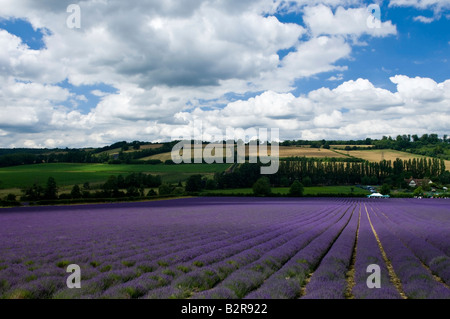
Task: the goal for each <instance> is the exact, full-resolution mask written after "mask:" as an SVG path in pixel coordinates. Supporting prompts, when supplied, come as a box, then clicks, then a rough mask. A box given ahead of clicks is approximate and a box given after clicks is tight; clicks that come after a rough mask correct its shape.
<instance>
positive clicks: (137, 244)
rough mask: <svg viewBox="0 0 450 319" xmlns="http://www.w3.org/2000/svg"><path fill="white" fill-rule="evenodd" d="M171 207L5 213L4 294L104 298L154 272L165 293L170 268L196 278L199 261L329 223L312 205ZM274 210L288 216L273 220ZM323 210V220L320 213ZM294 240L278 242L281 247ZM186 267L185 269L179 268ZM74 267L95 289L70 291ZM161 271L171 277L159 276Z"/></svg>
mask: <svg viewBox="0 0 450 319" xmlns="http://www.w3.org/2000/svg"><path fill="white" fill-rule="evenodd" d="M164 204H165V205H161V204H160V203H159V204H153V206H152V205H147V206H146V205H143V204H134V205H128V206H126V205H117V206H108V205H106V206H105V205H102V206H83V207H73V208H60V209H55V208H47V209H44V208H36V209H28V210H23V209H22V210H7V211H3V213H2V214H1V217H0V219H1V223H0V225H1V227H2V229H1V237H2V238H1V255H0V256H1V257H0V293H1V294H3V296H6V297H36V298H44V297H50V296H53V297H55V296H57V297H58V296H61V297H66V295H67V296H68V297H72V295H75V296H95V297H97V296H98V295H99V294H101V293H103V291H104V290H107V289H108V288H109V287H111V286H115V285H117V284H119V283H122V282H127V281H130V280H132V279H134V278H138V277H139V278H140V277H142V275H143V274H147V273H149V274H151V277H152V278H150V279H152V281H156V282H157V286H163V285H165V284H168V283H169V282H170V279H171V278H170V277H171V275H172V272H173V270H172V269H169V266H170V265H174V267H175V266H176V267H178V268H177V271H181V272H182V273H185V272H189V271H191V270H194V269H196V268H198V267H202V266H203V265H206V264H207V263H206V262H205V261H195V260H193V259H194V258H196V257H198V255H200V254H205V253H208V252H212V254H214V253H215V252H216V251H219V252H220V253H221V254H225V250H226V251H227V253H228V254H229V255H230V256H233V255H235V254H238V253H240V252H241V251H243V250H253V247H256V246H258V245H260V244H264V243H268V242H269V243H270V240H273V239H277V238H278V237H279V236H281V235H283V234H285V233H286V232H287V233H289V231H292V230H294V229H295V230H296V229H297V228H301V225H300V224H299V225H296V222H297V221H301V222H302V223H304V224H305V225H307V223H308V222H311V221H315V220H318V219H320V218H323V217H329V214H328V213H329V211H328V210H327V211H325V209H328V206H327V205H323V203H320V202H317V201H315V202H311V203H308V202H306V203H305V205H302V207H301V209H299V207H298V205H297V203H292V202H291V203H290V202H288V201H287V202H286V201H284V202H282V203H278V202H273V201H270V204H271V205H267V204H266V203H264V201H263V202H261V201H258V202H254V201H250V202H249V201H248V200H239V199H234V200H233V201H229V200H226V201H224V200H219V199H216V200H213V199H208V200H202V199H198V200H188V201H168V202H166V203H164ZM335 204H336V203H335ZM154 206H156V207H154ZM335 206H336V205H335ZM274 207H283V210H282V211H279V212H277V213H276V214H274ZM320 209H322V210H324V211H323V214H318V210H319V211H320ZM30 210H31V211H30ZM296 231H297V230H296ZM288 239H289V238H288V237H283V238H281V239H280V238H278V243H283V240H288ZM246 241H247V243H246ZM275 244H276V243H275ZM255 251H256V250H255ZM223 257H226V256H225V255H224V256H223ZM188 261H190V262H188ZM180 262H185V263H186V265H176V264H177V263H180ZM69 263H77V264H80V266H81V268H82V280H83V283H84V285H83V286H84V287H86V288H89V287H93V288H92V289H91V290H90V289H82V291H77V292H76V293H75V291H73V290H67V289H66V288H65V287H64V284H65V276H66V275H67V274H66V273H65V272H64V267H65V266H66V265H67V264H69ZM158 270H159V271H160V272H164V273H161V274H157V273H156V271H158ZM89 281H92V282H93V283H92V284H90V283H89ZM95 282H98V284H95ZM58 290H59V291H58ZM56 291H58V292H56ZM55 292H56V293H55Z"/></svg>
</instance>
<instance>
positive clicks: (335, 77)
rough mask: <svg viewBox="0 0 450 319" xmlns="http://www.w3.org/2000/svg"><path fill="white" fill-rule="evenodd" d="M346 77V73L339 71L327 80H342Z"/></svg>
mask: <svg viewBox="0 0 450 319" xmlns="http://www.w3.org/2000/svg"><path fill="white" fill-rule="evenodd" d="M343 79H344V74H342V73H339V74H337V75H332V76H330V77H329V78H328V79H327V81H342V80H343Z"/></svg>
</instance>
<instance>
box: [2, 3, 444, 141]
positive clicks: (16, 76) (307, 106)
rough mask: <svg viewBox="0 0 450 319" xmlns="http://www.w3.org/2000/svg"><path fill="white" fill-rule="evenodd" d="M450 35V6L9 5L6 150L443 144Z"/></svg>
mask: <svg viewBox="0 0 450 319" xmlns="http://www.w3.org/2000/svg"><path fill="white" fill-rule="evenodd" d="M70 5H75V7H74V6H70ZM78 9H79V10H78ZM449 31H450V0H441V1H438V0H389V1H359V0H310V1H306V0H294V1H284V0H247V1H242V0H183V1H176V0H163V1H161V0H146V1H120V0H86V1H80V2H76V1H74V0H69V1H66V0H41V1H35V0H0V48H1V49H0V147H4V148H9V147H40V148H56V147H58V148H65V147H69V148H72V147H73V148H75V147H99V146H104V145H109V144H112V143H114V142H117V141H124V140H125V141H129V142H131V141H134V140H138V141H149V142H159V141H170V140H171V139H173V138H174V137H176V136H179V137H186V136H190V135H192V134H193V130H194V129H197V130H198V129H199V128H198V126H199V123H201V126H200V127H201V128H203V130H204V132H203V133H204V134H203V140H212V139H214V138H216V137H217V136H220V134H225V132H226V129H227V128H233V129H241V128H242V129H249V128H265V129H275V128H277V129H279V132H280V133H279V138H280V140H288V139H291V140H292V139H307V140H321V139H333V140H338V139H339V140H347V139H365V138H367V137H370V138H381V137H382V136H388V135H390V136H393V137H395V136H396V135H399V134H418V135H420V134H425V133H436V134H439V135H440V136H442V135H444V134H449V133H450V132H449V128H450V64H449V58H450V32H449Z"/></svg>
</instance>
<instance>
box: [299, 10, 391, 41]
mask: <svg viewBox="0 0 450 319" xmlns="http://www.w3.org/2000/svg"><path fill="white" fill-rule="evenodd" d="M369 17H370V13H369V11H368V9H367V8H365V7H362V8H349V9H345V8H343V7H338V8H337V9H336V11H335V13H333V11H332V10H331V8H330V7H328V6H325V5H318V6H315V7H306V8H305V9H304V16H303V20H304V21H305V23H306V25H307V26H308V28H309V30H310V31H311V33H312V34H313V35H316V36H317V35H324V34H326V35H353V36H361V35H362V34H370V35H372V36H376V37H384V36H388V35H395V34H396V33H397V30H396V27H395V26H394V25H393V24H392V22H391V21H386V22H381V24H380V26H379V28H378V27H376V28H371V27H369V26H368V23H367V19H368V18H369Z"/></svg>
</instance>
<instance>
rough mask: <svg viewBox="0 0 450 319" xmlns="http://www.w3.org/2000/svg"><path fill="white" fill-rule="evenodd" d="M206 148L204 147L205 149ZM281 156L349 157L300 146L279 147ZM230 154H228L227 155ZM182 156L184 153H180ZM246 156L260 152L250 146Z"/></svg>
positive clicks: (164, 155)
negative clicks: (253, 150) (252, 150)
mask: <svg viewBox="0 0 450 319" xmlns="http://www.w3.org/2000/svg"><path fill="white" fill-rule="evenodd" d="M204 146H206V144H205V145H203V147H204ZM278 149H279V156H280V158H285V157H317V158H325V157H338V158H344V157H347V156H346V155H345V154H344V153H343V154H340V153H337V152H334V151H332V150H328V149H323V148H310V147H300V146H279V147H278ZM227 152H228V153H227ZM180 153H181V154H180V155H182V152H180ZM267 153H268V155H271V154H272V153H271V148H270V146H268V147H267ZM223 154H224V156H225V155H230V153H229V151H227V149H226V148H225V147H224V151H223ZM245 156H259V151H257V152H251V149H250V148H249V146H248V145H246V146H245ZM151 159H153V160H155V159H158V160H161V161H165V160H170V159H171V153H170V152H167V153H162V154H156V155H152V156H148V157H145V158H143V159H142V160H151Z"/></svg>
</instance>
